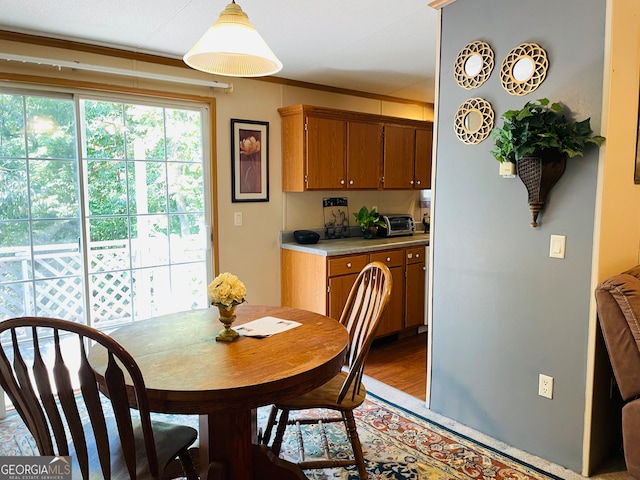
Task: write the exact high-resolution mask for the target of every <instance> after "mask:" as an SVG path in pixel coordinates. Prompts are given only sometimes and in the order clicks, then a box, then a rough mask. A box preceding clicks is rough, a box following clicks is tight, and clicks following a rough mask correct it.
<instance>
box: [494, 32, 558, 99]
mask: <svg viewBox="0 0 640 480" xmlns="http://www.w3.org/2000/svg"><path fill="white" fill-rule="evenodd" d="M548 68H549V61H548V60H547V52H545V51H544V49H543V48H541V47H540V45H537V44H535V43H523V44H521V45H518V46H517V47H516V48H514V49H513V50H511V51H510V52H509V54H508V55H507V56H506V57H505V59H504V60H503V62H502V67H501V68H500V82H501V83H502V87H503V88H504V89H505V90H506V91H507V92H509V93H510V94H511V95H518V96H522V95H526V94H527V93H531V92H533V91H534V90H535V89H536V88H538V86H539V85H540V84H541V83H542V82H543V80H544V77H545V76H546V75H547V69H548Z"/></svg>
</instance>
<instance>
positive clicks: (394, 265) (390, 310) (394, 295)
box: [369, 248, 404, 337]
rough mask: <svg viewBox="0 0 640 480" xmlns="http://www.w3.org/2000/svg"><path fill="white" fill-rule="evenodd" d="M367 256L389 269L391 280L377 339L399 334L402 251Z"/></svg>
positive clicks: (402, 292) (402, 296)
mask: <svg viewBox="0 0 640 480" xmlns="http://www.w3.org/2000/svg"><path fill="white" fill-rule="evenodd" d="M369 256H370V259H371V260H370V261H372V262H382V263H384V264H385V265H386V266H387V267H389V270H390V271H391V277H392V278H393V286H392V288H391V298H390V299H389V306H388V307H387V311H386V312H385V314H384V316H383V317H382V320H381V321H380V325H379V326H378V332H377V334H376V336H378V337H384V336H386V335H389V334H391V333H396V332H399V331H400V330H402V329H403V327H404V250H403V249H401V248H399V249H395V250H385V251H381V252H372V253H371V254H370V255H369Z"/></svg>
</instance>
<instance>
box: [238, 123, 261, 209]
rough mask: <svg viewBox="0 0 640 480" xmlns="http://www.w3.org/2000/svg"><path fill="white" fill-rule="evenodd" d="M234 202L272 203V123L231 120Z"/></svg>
mask: <svg viewBox="0 0 640 480" xmlns="http://www.w3.org/2000/svg"><path fill="white" fill-rule="evenodd" d="M231 201H232V202H234V203H236V202H268V201H269V122H259V121H256V120H238V119H235V118H232V119H231Z"/></svg>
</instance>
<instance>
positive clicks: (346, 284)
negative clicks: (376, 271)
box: [327, 273, 358, 320]
mask: <svg viewBox="0 0 640 480" xmlns="http://www.w3.org/2000/svg"><path fill="white" fill-rule="evenodd" d="M357 277H358V274H357V273H354V274H353V275H342V276H340V277H331V278H329V301H328V312H329V313H328V314H327V316H329V317H331V318H335V319H336V320H340V315H341V314H342V310H343V309H344V305H345V303H347V297H348V296H349V292H350V291H351V287H352V286H353V282H355V281H356V278H357Z"/></svg>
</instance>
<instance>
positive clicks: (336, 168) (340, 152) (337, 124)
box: [306, 116, 347, 190]
mask: <svg viewBox="0 0 640 480" xmlns="http://www.w3.org/2000/svg"><path fill="white" fill-rule="evenodd" d="M306 130H307V148H306V150H307V165H306V171H307V174H306V176H307V178H306V180H307V182H306V183H307V185H306V188H307V190H333V189H336V188H343V187H344V185H345V184H346V177H345V165H346V144H347V140H346V122H345V121H344V120H336V119H333V118H322V117H312V116H307V117H306Z"/></svg>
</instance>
